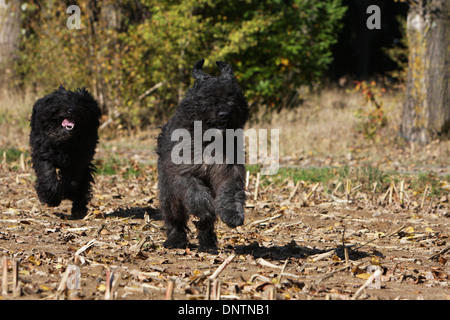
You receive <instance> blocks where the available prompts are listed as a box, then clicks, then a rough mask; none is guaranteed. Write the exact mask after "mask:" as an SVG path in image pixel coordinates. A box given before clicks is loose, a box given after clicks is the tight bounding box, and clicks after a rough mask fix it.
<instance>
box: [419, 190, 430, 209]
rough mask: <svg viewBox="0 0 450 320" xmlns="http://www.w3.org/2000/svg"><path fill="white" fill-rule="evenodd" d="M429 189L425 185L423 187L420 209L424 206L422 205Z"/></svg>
mask: <svg viewBox="0 0 450 320" xmlns="http://www.w3.org/2000/svg"><path fill="white" fill-rule="evenodd" d="M429 189H430V186H429V185H427V186H426V187H425V190H424V191H423V196H422V202H421V203H420V207H421V208H423V205H424V203H425V199H426V198H427V195H428V191H429Z"/></svg>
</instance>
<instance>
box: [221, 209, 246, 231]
mask: <svg viewBox="0 0 450 320" xmlns="http://www.w3.org/2000/svg"><path fill="white" fill-rule="evenodd" d="M220 219H221V220H222V221H223V222H224V223H225V224H226V225H227V226H228V227H230V228H236V227H238V226H242V225H243V224H244V214H242V213H239V212H237V211H230V210H228V211H224V212H223V213H222V214H220Z"/></svg>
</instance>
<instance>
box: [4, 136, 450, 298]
mask: <svg viewBox="0 0 450 320" xmlns="http://www.w3.org/2000/svg"><path fill="white" fill-rule="evenodd" d="M439 147H442V145H440V146H439ZM105 149H106V150H100V151H99V154H100V155H101V154H102V152H103V153H104V152H111V151H110V150H109V149H108V148H105ZM112 151H113V152H114V151H116V152H117V150H112ZM22 169H25V170H21V169H11V166H10V165H9V164H5V163H4V164H2V165H1V166H0V195H1V198H0V256H3V257H7V258H8V261H7V271H8V272H7V277H8V281H7V282H8V292H7V293H6V294H5V293H3V294H2V295H1V296H0V299H87V300H89V299H105V295H106V296H107V295H108V293H109V292H111V293H110V296H112V297H113V298H115V299H138V300H145V299H164V298H165V295H166V294H167V290H168V288H170V286H171V285H172V284H173V285H174V290H173V292H172V294H171V297H172V298H173V299H195V300H202V299H206V298H207V296H209V297H210V298H217V295H218V294H220V299H222V300H225V299H227V300H234V299H241V300H244V299H245V300H247V299H252V300H254V299H255V300H260V299H282V300H288V299H290V300H296V299H300V300H311V299H312V300H319V299H320V300H322V299H331V300H336V299H339V300H340V299H344V300H347V299H365V300H367V299H369V300H373V299H375V300H377V299H389V300H393V299H414V300H415V299H419V300H420V299H432V300H437V299H450V263H449V262H448V261H447V260H448V259H449V251H446V249H448V248H449V242H450V241H449V232H450V227H449V226H450V214H449V211H450V210H449V202H448V201H449V199H448V195H447V196H445V195H444V196H443V197H441V198H440V199H436V198H432V197H425V198H422V195H421V194H418V195H416V196H415V195H414V194H410V195H409V196H408V198H405V199H404V200H403V201H404V203H403V204H400V202H399V201H400V199H399V194H398V193H393V195H392V196H390V195H386V197H385V198H384V199H381V200H380V198H382V196H383V195H384V192H383V193H373V194H371V193H370V192H366V193H362V192H359V191H358V190H357V188H356V190H352V191H351V192H350V193H349V194H348V195H347V194H344V193H343V192H342V191H340V192H336V193H333V194H332V197H331V196H330V195H329V194H327V193H326V192H324V190H323V188H322V186H321V185H320V184H319V185H318V186H317V188H316V189H315V190H314V184H313V183H306V185H303V187H300V185H301V184H300V185H299V186H298V188H297V189H296V188H295V186H294V185H293V183H292V182H289V181H287V182H286V184H282V185H272V186H267V187H264V188H260V189H259V190H258V192H257V198H256V200H255V193H256V177H255V174H252V175H251V176H250V180H249V187H248V196H249V197H248V198H249V199H248V202H247V207H246V223H245V225H244V226H242V227H238V228H236V229H229V228H228V227H226V226H225V225H224V224H223V223H222V222H218V223H217V227H216V230H217V234H218V239H219V247H220V250H219V251H220V252H219V253H218V254H214V255H213V254H208V253H199V252H198V250H197V239H196V237H195V226H194V225H193V223H192V221H191V222H190V228H191V231H192V233H191V234H190V246H189V247H188V248H187V249H186V250H182V249H177V250H168V249H165V248H163V246H162V243H163V241H164V240H165V235H164V226H163V222H162V220H161V216H160V213H159V210H158V208H159V203H158V200H157V188H156V172H155V169H154V166H152V165H148V166H145V167H144V169H142V170H143V172H142V173H141V174H140V175H139V176H137V177H134V176H133V177H129V178H124V175H123V174H120V173H118V174H114V175H98V176H97V177H96V184H95V187H94V197H93V200H92V202H91V204H90V207H89V208H90V215H89V216H88V217H87V218H86V219H84V220H71V219H70V216H69V214H70V205H71V204H70V202H63V204H62V205H61V206H60V207H58V208H47V207H45V206H43V205H41V204H40V203H39V201H38V199H37V197H36V194H35V191H34V189H33V181H34V173H33V172H32V171H31V170H30V168H29V167H25V168H22ZM422 200H423V204H422ZM87 244H88V247H84V246H85V245H87ZM344 248H345V249H344ZM227 258H230V259H232V260H231V261H230V262H229V264H228V265H226V267H225V268H224V269H223V270H222V271H221V272H220V273H219V274H218V276H217V277H216V279H218V280H219V281H213V280H210V277H211V276H212V275H213V274H214V273H215V272H216V270H218V269H219V267H220V266H221V265H222V264H223V263H224V261H225V260H226V259H227ZM15 261H18V270H17V274H18V280H17V281H18V288H19V289H17V290H16V292H15V293H14V291H13V289H14V288H13V281H14V280H13V274H14V265H15ZM71 265H73V266H76V267H70V268H71V270H72V273H70V274H69V273H66V271H67V269H68V268H69V266H71ZM2 266H3V261H2ZM376 270H380V271H381V274H380V276H379V277H377V279H376V280H379V282H377V281H375V282H372V281H371V282H370V284H369V283H366V282H367V281H368V278H369V277H370V276H372V274H373V273H374V272H375V271H376ZM2 271H3V267H2ZM2 274H4V273H2ZM65 275H66V276H67V277H66V278H64V276H65ZM213 278H215V276H214V277H213ZM107 279H108V280H109V281H107ZM65 280H66V281H65ZM61 284H63V286H61ZM64 284H65V286H64ZM365 284H366V285H367V286H365V287H364V288H363V289H362V290H359V289H360V288H361V287H362V286H363V285H365ZM169 292H170V291H169Z"/></svg>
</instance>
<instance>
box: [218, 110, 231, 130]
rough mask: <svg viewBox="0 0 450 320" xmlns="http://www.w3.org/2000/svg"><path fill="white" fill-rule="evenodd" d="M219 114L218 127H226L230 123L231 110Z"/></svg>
mask: <svg viewBox="0 0 450 320" xmlns="http://www.w3.org/2000/svg"><path fill="white" fill-rule="evenodd" d="M217 116H218V118H219V121H218V123H217V124H218V128H219V129H225V128H226V127H227V125H228V120H229V116H230V114H229V112H219V113H218V115H217Z"/></svg>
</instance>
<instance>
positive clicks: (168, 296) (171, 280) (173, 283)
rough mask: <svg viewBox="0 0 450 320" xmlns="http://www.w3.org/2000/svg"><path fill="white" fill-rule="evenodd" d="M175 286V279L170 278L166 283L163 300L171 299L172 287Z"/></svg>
mask: <svg viewBox="0 0 450 320" xmlns="http://www.w3.org/2000/svg"><path fill="white" fill-rule="evenodd" d="M174 287H175V281H174V280H173V279H170V280H169V282H168V283H167V290H166V295H165V296H164V300H173V289H174Z"/></svg>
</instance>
